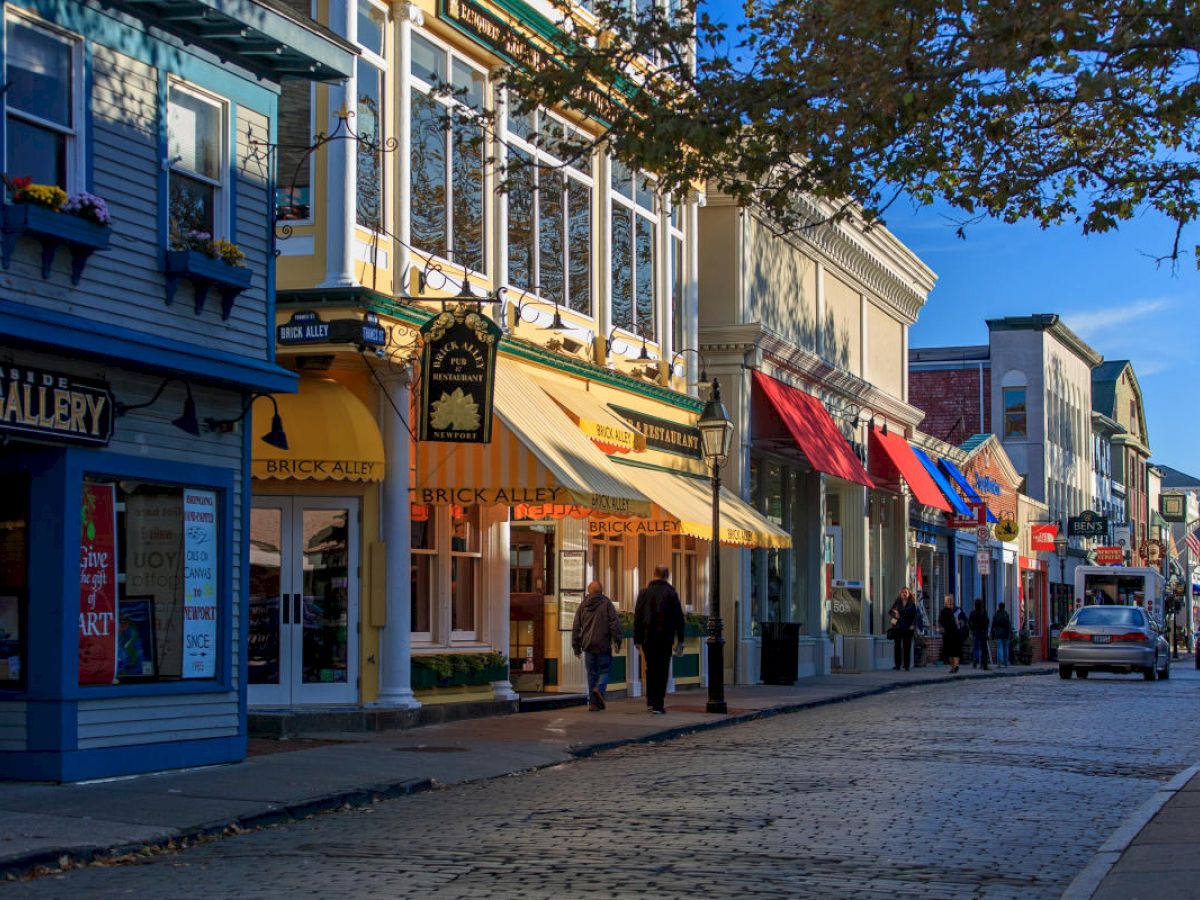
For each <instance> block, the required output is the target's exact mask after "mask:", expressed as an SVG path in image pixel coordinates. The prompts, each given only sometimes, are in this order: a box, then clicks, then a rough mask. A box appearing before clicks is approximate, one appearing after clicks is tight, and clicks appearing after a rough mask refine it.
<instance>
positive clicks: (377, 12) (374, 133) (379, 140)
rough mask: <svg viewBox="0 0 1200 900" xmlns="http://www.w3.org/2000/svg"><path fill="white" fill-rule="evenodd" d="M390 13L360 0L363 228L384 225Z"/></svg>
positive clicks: (359, 215) (358, 123)
mask: <svg viewBox="0 0 1200 900" xmlns="http://www.w3.org/2000/svg"><path fill="white" fill-rule="evenodd" d="M386 27H387V15H386V14H385V13H384V11H383V10H381V9H379V8H378V7H376V6H375V4H374V3H372V2H371V0H358V44H359V48H360V50H361V51H362V52H361V55H360V56H359V57H358V63H357V72H356V75H357V78H356V84H357V88H358V100H357V103H356V111H355V116H354V125H353V129H354V133H355V134H357V135H358V142H357V148H358V153H357V185H358V186H357V190H356V196H355V204H354V218H355V221H356V222H357V223H358V224H359V225H361V226H362V227H363V228H370V229H372V230H373V231H379V230H380V229H382V228H383V140H384V138H383V102H384V91H383V84H384V72H385V71H386V69H387V64H386V63H385V62H384V58H383V49H384V48H383V42H384V32H385V30H386Z"/></svg>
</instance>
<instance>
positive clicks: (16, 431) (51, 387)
mask: <svg viewBox="0 0 1200 900" xmlns="http://www.w3.org/2000/svg"><path fill="white" fill-rule="evenodd" d="M112 433H113V395H112V391H111V390H109V387H108V384H107V383H106V382H103V381H93V380H91V379H87V378H76V377H75V376H74V375H64V374H62V373H59V372H47V371H45V370H42V369H29V368H25V367H24V366H3V367H0V436H5V437H25V438H34V439H38V440H52V441H59V442H67V443H72V444H88V445H91V446H96V447H104V446H107V445H108V442H109V441H110V440H112Z"/></svg>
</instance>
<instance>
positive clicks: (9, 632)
mask: <svg viewBox="0 0 1200 900" xmlns="http://www.w3.org/2000/svg"><path fill="white" fill-rule="evenodd" d="M21 656H22V648H21V598H20V597H17V596H14V595H12V594H5V595H0V681H20V680H21Z"/></svg>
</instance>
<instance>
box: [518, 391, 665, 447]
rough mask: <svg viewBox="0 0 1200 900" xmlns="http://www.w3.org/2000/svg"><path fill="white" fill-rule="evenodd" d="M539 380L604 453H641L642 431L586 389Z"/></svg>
mask: <svg viewBox="0 0 1200 900" xmlns="http://www.w3.org/2000/svg"><path fill="white" fill-rule="evenodd" d="M538 384H539V385H541V388H542V390H543V391H545V392H546V394H548V395H549V397H550V399H552V400H553V401H554V402H555V403H557V404H558V405H559V406H560V407H562V410H563V412H565V413H566V414H567V415H568V416H569V417H570V419H571V421H573V422H574V423H575V424H576V425H578V426H579V430H580V431H582V432H583V433H584V434H585V435H587V436H588V437H589V438H591V439H592V442H593V443H595V445H596V446H597V447H599V448H600V449H601V450H603V451H604V452H605V453H641V452H642V451H644V450H645V449H646V436H645V435H644V434H642V433H641V432H640V431H637V430H636V429H634V428H631V427H630V426H629V424H628V423H626V422H624V421H623V420H622V419H620V418H619V417H618V416H617V414H616V413H614V412H612V411H611V410H609V409H608V407H606V406H605V405H604V404H603V403H601V402H600V401H599V400H597V399H596V398H595V397H593V396H592V395H591V394H590V393H588V392H587V391H585V390H581V389H579V388H574V387H569V386H567V385H564V384H559V383H557V382H554V383H551V382H547V381H543V380H542V379H538Z"/></svg>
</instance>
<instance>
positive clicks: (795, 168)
mask: <svg viewBox="0 0 1200 900" xmlns="http://www.w3.org/2000/svg"><path fill="white" fill-rule="evenodd" d="M555 2H556V3H558V4H560V9H561V10H562V12H563V14H564V16H565V15H566V11H567V9H568V4H567V0H555ZM635 6H636V7H643V6H645V5H644V4H636V5H635ZM744 10H745V17H746V21H745V23H744V24H743V25H740V26H738V28H737V29H734V30H731V29H729V28H727V27H726V26H724V25H722V24H720V23H716V22H713V21H712V20H711V19H710V18H709V16H708V15H707V13H705V12H704V11H703V9H702V8H701V7H700V6H699V5H698V3H697V0H682V2H681V3H680V5H679V6H678V15H677V16H676V17H670V16H669V14H668V12H667V11H666V10H664V9H660V8H659V7H657V6H654V7H652V8H651V9H650V10H645V9H641V10H639V11H634V10H631V9H630V4H627V3H625V2H619V0H597V2H596V4H595V12H596V15H597V18H598V24H597V25H594V26H584V25H581V24H578V23H575V24H574V25H573V26H572V25H571V23H568V26H569V27H568V31H569V32H570V33H571V35H572V40H571V41H569V42H567V46H566V52H565V53H564V55H563V61H564V63H565V65H563V66H561V67H559V66H543V67H541V69H540V71H538V72H529V71H518V70H511V71H509V72H508V73H507V74H506V76H505V77H506V79H507V81H508V83H509V85H510V86H511V87H513V88H515V89H516V90H517V91H518V92H519V96H520V98H521V99H520V101H519V106H520V107H521V108H523V109H528V108H530V107H532V106H534V105H537V104H541V105H547V106H554V105H558V102H559V100H560V98H563V97H572V98H574V99H573V100H572V103H573V104H574V105H576V106H579V105H580V101H579V99H578V98H580V97H581V96H583V93H584V92H583V91H582V90H581V88H582V87H584V86H585V85H619V86H620V85H624V86H625V87H626V88H627V89H626V90H620V89H613V90H610V91H609V96H610V98H611V99H612V100H613V101H614V104H613V106H612V107H611V108H606V109H603V110H591V111H592V112H593V113H602V114H604V115H605V116H606V117H607V118H608V119H609V121H610V123H611V127H610V129H609V130H608V132H607V133H606V134H605V135H604V137H603V142H604V143H605V144H606V146H607V148H608V149H609V150H610V151H612V152H613V153H614V154H615V155H616V156H617V157H618V158H619V159H620V160H621V161H622V162H624V163H626V164H627V165H630V166H634V167H640V168H644V169H648V170H650V171H653V172H655V173H658V174H659V175H660V185H661V187H662V188H663V189H665V191H666V192H667V193H669V194H672V195H675V196H682V195H684V194H686V193H687V192H688V191H690V190H691V189H692V187H693V186H694V185H696V184H704V183H707V184H708V185H709V186H710V188H714V189H716V190H718V191H720V192H722V193H725V194H727V195H730V196H731V197H732V198H733V199H735V200H737V201H739V202H741V203H746V204H753V205H754V206H756V207H757V208H758V209H759V210H760V212H762V213H763V214H764V215H765V217H766V218H768V219H769V220H770V221H771V222H772V223H773V224H774V225H775V227H777V228H778V229H780V230H781V231H796V230H799V229H804V228H813V227H820V226H821V225H822V224H824V223H826V222H828V221H830V220H838V219H842V220H846V219H849V220H854V221H856V222H858V223H859V224H860V225H862V226H863V227H870V226H871V225H873V224H876V223H879V222H881V221H882V217H883V214H884V213H885V212H886V211H887V210H888V209H889V207H890V206H891V205H892V204H893V203H894V202H896V200H897V199H898V198H900V197H903V196H908V197H909V198H911V199H912V200H913V201H915V202H916V203H919V204H930V203H933V202H935V201H937V200H942V201H944V202H946V203H948V204H949V205H951V206H952V207H955V208H957V209H958V210H960V211H961V213H962V219H961V221H960V222H959V223H958V230H959V233H960V235H961V234H962V232H963V229H964V228H965V227H966V226H968V225H970V224H971V223H973V222H976V221H978V220H980V219H983V218H988V217H990V218H995V219H999V220H1001V221H1006V222H1014V221H1018V220H1029V221H1033V222H1036V223H1038V224H1039V225H1041V226H1043V227H1049V226H1051V225H1057V224H1060V223H1063V222H1069V223H1073V224H1075V225H1076V226H1077V227H1078V228H1080V229H1081V230H1082V231H1083V233H1085V234H1087V233H1093V232H1104V231H1109V230H1112V229H1115V228H1117V227H1119V226H1120V225H1121V223H1123V222H1126V221H1128V220H1129V219H1131V218H1133V217H1135V216H1137V215H1140V214H1141V213H1143V212H1146V211H1148V210H1153V211H1156V212H1157V213H1159V214H1161V215H1162V216H1164V217H1165V218H1166V219H1168V220H1169V221H1171V222H1172V223H1174V225H1175V228H1176V230H1175V236H1174V241H1173V245H1172V246H1171V247H1170V248H1165V249H1166V252H1165V253H1164V254H1163V256H1164V257H1165V258H1170V259H1171V260H1173V261H1174V260H1178V258H1179V255H1180V243H1181V237H1182V234H1183V230H1184V229H1185V228H1186V227H1187V226H1188V225H1190V224H1191V223H1194V222H1195V221H1196V220H1197V218H1200V37H1198V36H1200V4H1196V3H1179V2H1175V0H1049V2H1045V3H1037V4H1032V5H1031V4H1028V3H1024V2H1020V0H955V2H947V0H940V2H935V0H747V2H746V5H745V7H744ZM692 47H694V48H695V55H696V56H698V57H699V59H700V60H701V63H700V65H699V66H698V67H695V66H693V62H692V60H693V55H692V51H691V49H690V48H692ZM650 59H653V60H655V61H656V62H655V63H654V64H648V62H647V60H650ZM805 197H813V198H816V200H817V202H815V203H810V202H806V201H805V200H804V199H803V198H805ZM1197 260H1198V264H1200V248H1198V250H1197Z"/></svg>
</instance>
